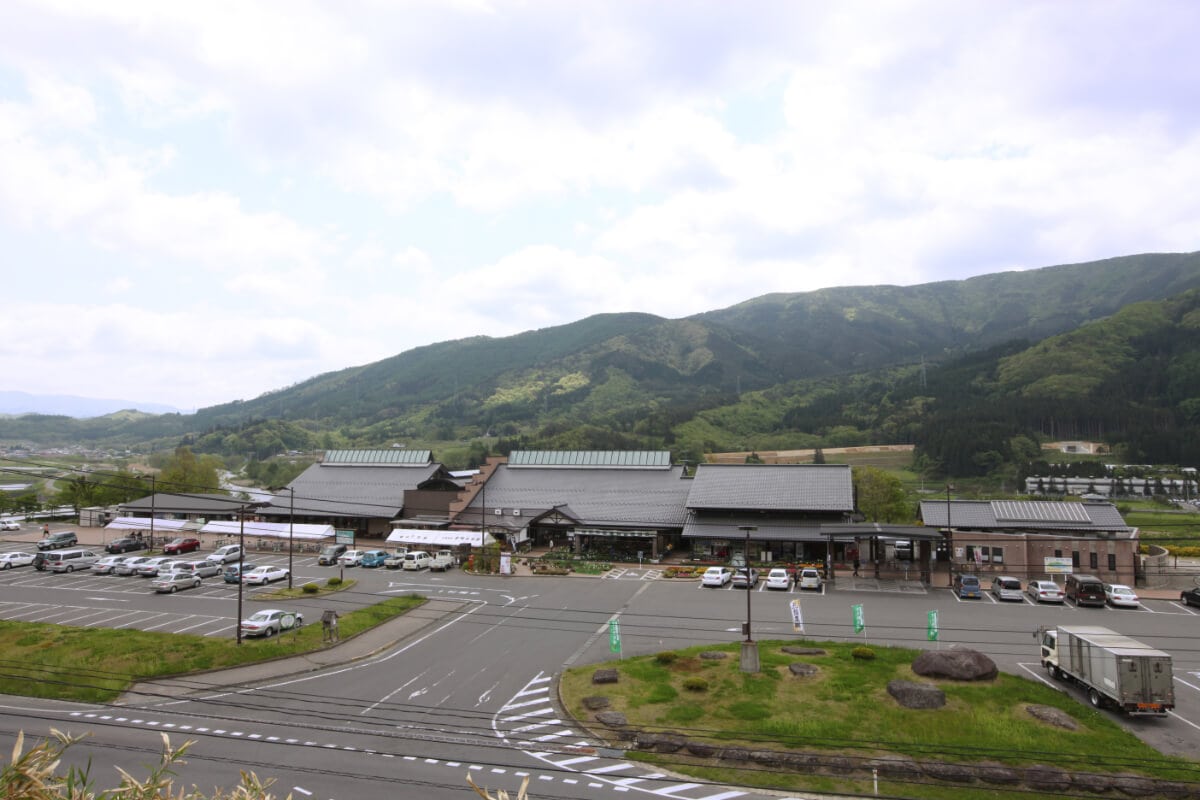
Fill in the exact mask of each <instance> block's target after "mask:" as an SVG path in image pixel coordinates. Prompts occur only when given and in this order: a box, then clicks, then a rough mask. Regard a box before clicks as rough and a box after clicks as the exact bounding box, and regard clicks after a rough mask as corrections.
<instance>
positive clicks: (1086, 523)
mask: <svg viewBox="0 0 1200 800" xmlns="http://www.w3.org/2000/svg"><path fill="white" fill-rule="evenodd" d="M947 511H948V513H949V516H950V525H949V527H952V528H970V529H976V530H984V529H986V530H991V529H1005V528H1007V529H1014V530H1023V531H1038V530H1047V531H1053V530H1093V531H1128V530H1132V529H1131V528H1130V527H1129V526H1128V525H1127V524H1126V523H1125V520H1124V519H1122V518H1121V512H1119V511H1117V507H1116V506H1114V505H1113V504H1112V503H1063V502H1058V501H1054V500H952V501H950V504H949V509H947V504H946V501H945V500H922V501H921V519H922V520H924V522H925V524H926V525H930V526H936V527H946V515H947Z"/></svg>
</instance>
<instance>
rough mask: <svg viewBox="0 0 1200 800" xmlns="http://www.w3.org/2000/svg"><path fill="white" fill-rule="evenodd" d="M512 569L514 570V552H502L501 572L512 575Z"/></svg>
mask: <svg viewBox="0 0 1200 800" xmlns="http://www.w3.org/2000/svg"><path fill="white" fill-rule="evenodd" d="M512 571H513V570H512V554H511V553H501V554H500V574H501V575H512Z"/></svg>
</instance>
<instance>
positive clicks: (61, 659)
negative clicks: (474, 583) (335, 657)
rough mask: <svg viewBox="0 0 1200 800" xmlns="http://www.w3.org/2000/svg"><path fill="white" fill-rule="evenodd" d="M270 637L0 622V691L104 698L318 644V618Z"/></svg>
mask: <svg viewBox="0 0 1200 800" xmlns="http://www.w3.org/2000/svg"><path fill="white" fill-rule="evenodd" d="M424 603H425V598H423V597H419V596H416V595H409V596H405V597H392V598H389V599H387V600H384V601H383V602H381V603H376V604H375V605H373V606H368V607H366V608H360V609H358V610H356V611H350V612H348V613H346V614H343V615H340V616H339V617H338V629H339V633H340V634H341V638H342V639H347V638H349V637H351V636H353V635H354V634H356V633H359V632H361V631H364V630H367V629H368V628H372V627H375V626H376V625H379V624H380V623H383V622H386V621H387V620H389V619H392V618H393V617H397V616H399V615H401V614H406V613H408V612H409V611H410V610H412V609H414V608H417V607H418V606H421V605H423V604H424ZM314 622H316V620H309V623H310V624H308V625H305V626H304V627H302V628H300V629H298V630H295V631H288V632H286V633H284V634H282V635H279V636H275V637H272V638H270V639H243V644H242V645H241V646H240V647H239V646H238V645H237V642H236V640H235V639H234V638H233V637H232V636H230V637H229V638H222V639H216V638H212V637H206V636H189V635H187V634H171V633H157V632H154V631H138V630H129V629H124V630H115V629H113V628H74V627H70V626H65V625H52V624H46V623H36V622H12V621H0V653H2V654H3V655H2V656H0V663H2V664H3V669H2V670H0V692H2V693H5V694H15V695H25V696H29V697H52V698H58V699H61V700H78V701H82V702H95V703H103V702H108V701H110V700H113V699H115V698H116V697H118V696H119V695H120V694H121V692H123V691H125V689H127V688H128V687H129V686H131V685H132V684H133V683H135V682H137V681H139V680H146V679H149V678H160V677H164V676H168V675H182V674H185V673H188V672H194V671H197V670H208V669H221V668H224V667H236V666H239V665H242V664H250V663H254V662H256V661H265V660H267V659H272V658H278V657H280V656H289V655H295V654H298V653H306V652H310V651H313V650H320V649H321V648H322V647H325V646H326V645H325V644H323V643H322V641H321V626H320V624H311V623H314Z"/></svg>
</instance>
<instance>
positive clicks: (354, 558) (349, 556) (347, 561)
mask: <svg viewBox="0 0 1200 800" xmlns="http://www.w3.org/2000/svg"><path fill="white" fill-rule="evenodd" d="M365 552H367V551H366V550H347V551H346V552H344V553H342V554H341V555H340V556H338V563H339V564H341V565H342V566H343V567H357V566H358V565H360V564H362V557H363V553H365Z"/></svg>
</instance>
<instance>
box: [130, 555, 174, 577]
mask: <svg viewBox="0 0 1200 800" xmlns="http://www.w3.org/2000/svg"><path fill="white" fill-rule="evenodd" d="M171 560H172V559H171V558H170V557H168V556H151V557H149V558H147V559H146V560H145V561H143V562H142V563H140V564H138V565H137V574H138V575H139V576H140V577H142V578H154V577H157V576H158V572H159V570H160V569H162V568H163V566H165V565H166V564H167V563H168V562H169V561H171ZM163 571H164V572H165V571H166V570H163Z"/></svg>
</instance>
